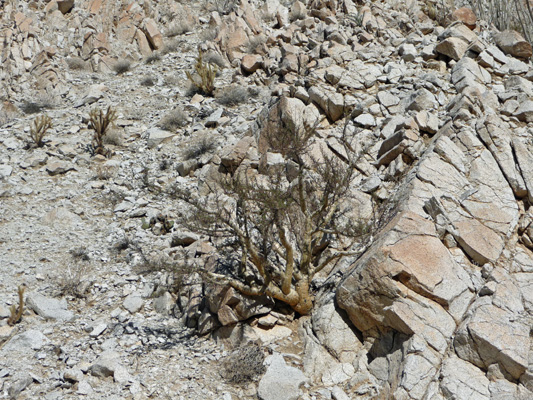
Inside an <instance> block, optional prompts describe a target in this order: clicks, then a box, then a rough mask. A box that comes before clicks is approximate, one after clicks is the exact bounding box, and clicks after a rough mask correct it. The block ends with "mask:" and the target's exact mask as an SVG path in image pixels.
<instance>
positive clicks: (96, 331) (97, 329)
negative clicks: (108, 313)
mask: <svg viewBox="0 0 533 400" xmlns="http://www.w3.org/2000/svg"><path fill="white" fill-rule="evenodd" d="M106 329H107V324H106V323H105V322H100V323H98V324H96V325H95V326H94V327H93V330H92V331H91V333H89V336H90V337H92V338H95V337H98V336H100V335H101V334H102V333H104V331H105V330H106Z"/></svg>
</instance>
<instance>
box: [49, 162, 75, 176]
mask: <svg viewBox="0 0 533 400" xmlns="http://www.w3.org/2000/svg"><path fill="white" fill-rule="evenodd" d="M75 169H76V168H74V165H73V164H72V163H70V162H68V161H52V162H50V163H48V164H47V165H46V172H48V173H49V174H50V175H52V176H55V175H61V174H65V173H67V172H68V171H73V170H75Z"/></svg>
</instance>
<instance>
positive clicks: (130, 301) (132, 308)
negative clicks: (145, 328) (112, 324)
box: [122, 292, 144, 314]
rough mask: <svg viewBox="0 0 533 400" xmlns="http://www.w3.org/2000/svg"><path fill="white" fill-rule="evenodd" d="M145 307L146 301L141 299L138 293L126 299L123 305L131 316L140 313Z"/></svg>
mask: <svg viewBox="0 0 533 400" xmlns="http://www.w3.org/2000/svg"><path fill="white" fill-rule="evenodd" d="M143 305H144V301H143V299H142V297H141V294H140V293H137V292H134V293H132V294H130V295H129V296H128V297H126V299H124V303H122V306H123V307H124V308H125V309H126V310H128V311H129V312H130V313H131V314H135V313H136V312H138V311H140V310H141V308H142V307H143Z"/></svg>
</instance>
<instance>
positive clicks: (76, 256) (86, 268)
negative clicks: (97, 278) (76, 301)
mask: <svg viewBox="0 0 533 400" xmlns="http://www.w3.org/2000/svg"><path fill="white" fill-rule="evenodd" d="M70 255H71V256H72V261H70V262H68V264H67V265H66V266H65V267H64V268H62V270H61V274H60V275H59V277H58V280H57V282H58V286H59V291H60V294H61V295H69V296H73V297H78V298H83V297H85V294H86V292H87V290H88V289H89V287H90V286H91V275H92V274H91V272H92V266H91V263H90V260H91V259H90V257H89V253H88V251H87V249H86V248H85V247H78V248H75V249H73V250H71V251H70Z"/></svg>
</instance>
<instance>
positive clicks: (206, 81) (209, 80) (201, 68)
mask: <svg viewBox="0 0 533 400" xmlns="http://www.w3.org/2000/svg"><path fill="white" fill-rule="evenodd" d="M217 71H218V69H217V67H216V66H213V65H212V64H209V63H206V62H204V60H203V52H202V50H198V57H197V58H196V64H195V65H194V72H193V73H191V72H189V71H186V73H187V78H189V81H190V82H191V83H192V84H193V85H194V86H196V87H197V88H198V91H199V92H201V93H202V94H204V95H206V96H212V95H213V92H214V91H215V76H216V74H217Z"/></svg>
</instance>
